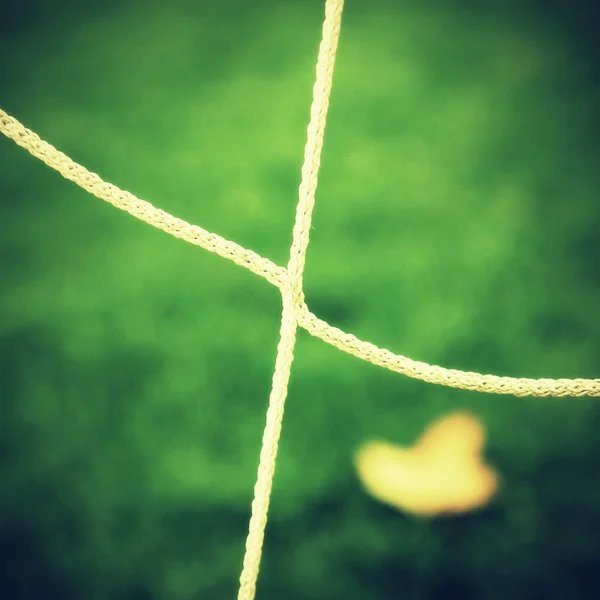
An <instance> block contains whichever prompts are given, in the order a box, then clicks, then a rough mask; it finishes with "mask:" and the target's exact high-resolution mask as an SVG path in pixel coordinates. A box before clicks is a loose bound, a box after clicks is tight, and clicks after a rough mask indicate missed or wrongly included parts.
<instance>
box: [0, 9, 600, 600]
mask: <svg viewBox="0 0 600 600" xmlns="http://www.w3.org/2000/svg"><path fill="white" fill-rule="evenodd" d="M343 4H344V2H343V0H326V5H325V21H324V24H323V35H322V40H321V45H320V48H319V55H318V59H317V68H316V81H315V85H314V88H313V103H312V106H311V118H310V122H309V125H308V130H307V142H306V147H305V152H304V163H303V166H302V179H301V184H300V189H299V200H298V204H297V209H296V220H295V223H294V229H293V241H292V246H291V249H290V259H289V262H288V265H287V267H281V266H278V265H276V264H274V263H273V262H272V261H270V260H269V259H267V258H264V257H262V256H260V255H259V254H257V253H256V252H254V251H252V250H249V249H247V248H244V247H242V246H240V245H239V244H236V243H235V242H233V241H230V240H227V239H225V238H223V237H221V236H219V235H217V234H214V233H211V232H209V231H206V230H205V229H203V228H202V227H199V226H198V225H192V224H190V223H187V222H186V221H183V220H182V219H178V218H176V217H174V216H172V215H170V214H168V213H166V212H165V211H163V210H160V209H159V208H156V207H155V206H153V205H152V204H150V203H149V202H146V201H145V200H141V199H140V198H137V197H136V196H134V195H133V194H131V193H129V192H127V191H124V190H121V189H120V188H118V187H116V186H115V185H112V184H111V183H108V182H106V181H104V180H103V179H102V178H101V177H99V176H98V175H97V174H95V173H92V172H90V171H88V170H87V169H86V168H85V167H83V166H81V165H80V164H78V163H76V162H75V161H73V160H72V159H71V158H69V157H68V156H67V155H65V154H63V153H62V152H60V151H59V150H57V149H56V148H54V147H53V146H51V145H50V144H48V143H47V142H45V141H44V140H42V139H41V138H40V137H39V136H38V135H37V134H35V133H34V132H32V131H30V130H29V129H27V128H26V127H24V126H23V125H22V124H21V123H20V122H19V121H17V120H16V119H15V118H13V117H11V116H10V115H8V114H7V113H6V112H5V111H3V110H2V109H0V132H2V133H3V134H4V135H5V136H7V137H8V138H10V139H12V140H13V141H14V142H15V143H16V144H17V145H19V146H21V147H22V148H24V149H25V150H27V151H28V152H29V153H30V154H31V155H33V156H34V157H36V158H38V159H40V160H41V161H42V162H44V163H45V164H46V165H48V166H49V167H50V168H52V169H54V170H56V171H58V172H59V173H60V174H61V175H62V176H63V177H64V178H65V179H68V180H69V181H72V182H73V183H76V184H77V185H78V186H80V187H81V188H83V189H84V190H86V191H87V192H89V193H90V194H92V195H94V196H96V197H97V198H100V199H101V200H104V201H106V202H109V203H110V204H112V205H113V206H115V207H116V208H119V209H121V210H123V211H125V212H127V213H129V214H130V215H132V216H134V217H136V218H137V219H140V220H141V221H144V222H145V223H147V224H149V225H152V226H153V227H156V228H157V229H160V230H162V231H164V232H166V233H168V234H170V235H172V236H174V237H176V238H179V239H182V240H184V241H186V242H188V243H190V244H193V245H195V246H200V247H201V248H204V249H205V250H209V251H210V252H214V253H216V254H218V255H219V256H222V257H223V258H226V259H228V260H231V261H233V262H234V263H235V264H237V265H240V266H242V267H245V268H246V269H248V270H250V271H252V272H253V273H255V274H256V275H259V276H260V277H263V278H264V279H266V280H267V281H268V282H269V283H271V284H273V285H274V286H276V287H277V288H279V290H280V292H281V296H282V303H283V309H282V319H281V327H280V340H279V344H278V348H277V357H276V361H275V370H274V374H273V384H272V389H271V394H270V399H269V408H268V410H267V418H266V426H265V430H264V433H263V444H262V448H261V453H260V462H259V467H258V475H257V480H256V484H255V489H254V500H253V502H252V516H251V518H250V524H249V533H248V537H247V540H246V553H245V556H244V561H243V568H242V573H241V576H240V588H239V592H238V600H252V599H253V598H254V596H255V593H256V581H257V578H258V572H259V567H260V559H261V554H262V545H263V540H264V531H265V527H266V523H267V513H268V508H269V500H270V495H271V488H272V482H273V476H274V472H275V462H276V456H277V447H278V443H279V437H280V433H281V426H282V420H283V412H284V404H285V399H286V396H287V388H288V382H289V377H290V371H291V366H292V362H293V358H294V346H295V341H296V333H297V329H298V327H303V328H304V329H306V330H307V331H308V332H309V333H310V334H311V335H313V336H315V337H318V338H320V339H321V340H323V341H325V342H327V343H328V344H331V345H332V346H334V347H336V348H338V349H339V350H342V351H343V352H346V353H348V354H351V355H353V356H356V357H357V358H360V359H362V360H365V361H367V362H370V363H372V364H374V365H377V366H380V367H383V368H386V369H389V370H390V371H394V372H396V373H401V374H403V375H406V376H408V377H412V378H415V379H420V380H422V381H425V382H428V383H436V384H439V385H444V386H448V387H453V388H458V389H464V390H471V391H477V392H487V393H492V394H509V395H514V396H554V397H558V396H573V397H575V396H578V397H582V396H596V397H600V379H526V378H515V377H499V376H495V375H484V374H480V373H473V372H467V371H460V370H456V369H447V368H444V367H440V366H436V365H430V364H427V363H424V362H419V361H414V360H411V359H410V358H407V357H405V356H401V355H398V354H394V353H392V352H390V351H389V350H386V349H382V348H379V347H377V346H375V345H374V344H371V343H369V342H364V341H362V340H359V339H358V338H356V337H355V336H353V335H352V334H349V333H345V332H343V331H341V330H340V329H337V328H336V327H332V326H331V325H329V324H328V323H327V322H325V321H323V320H321V319H319V318H318V317H316V316H315V315H314V314H313V313H312V312H310V310H309V309H308V306H307V305H306V303H305V301H304V293H303V286H302V274H303V271H304V265H305V259H306V248H307V246H308V241H309V233H310V226H311V219H312V210H313V207H314V202H315V191H316V188H317V180H318V171H319V167H320V157H321V150H322V147H323V138H324V132H325V124H326V116H327V110H328V106H329V97H330V92H331V86H332V80H333V68H334V64H335V56H336V52H337V45H338V40H339V35H340V27H341V17H342V10H343Z"/></svg>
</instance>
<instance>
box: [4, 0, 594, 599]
mask: <svg viewBox="0 0 600 600" xmlns="http://www.w3.org/2000/svg"><path fill="white" fill-rule="evenodd" d="M323 4H324V3H323V2H320V1H310V2H307V1H304V2H302V1H299V0H298V1H289V0H286V1H274V0H261V1H260V2H242V1H241V0H226V1H225V0H224V1H222V2H195V1H192V0H174V1H172V2H169V3H164V2H159V1H154V0H151V1H148V0H144V1H142V0H126V1H119V2H117V1H116V0H112V1H108V2H101V3H86V2H83V3H82V2H71V1H68V0H60V1H57V2H46V1H45V0H44V1H42V0H39V1H32V0H14V1H12V2H6V1H4V2H3V3H2V9H1V11H0V106H2V108H3V109H4V110H6V111H7V112H8V113H9V114H12V115H14V116H15V117H17V118H18V119H19V120H21V121H22V122H23V123H24V124H25V125H26V126H27V127H29V128H31V129H33V130H34V131H35V132H37V133H38V134H39V135H40V136H41V137H42V138H44V139H46V140H47V141H49V142H50V143H51V144H53V145H55V146H56V147H58V148H59V149H60V150H62V151H64V152H66V153H67V154H69V155H70V156H71V157H72V158H73V159H74V160H76V161H78V162H80V163H82V164H83V165H85V166H86V167H88V168H89V169H90V170H92V171H95V172H97V173H99V174H100V175H101V176H102V177H104V178H105V179H107V180H108V181H110V182H112V183H114V184H116V185H118V186H120V187H122V188H124V189H127V190H129V191H131V192H133V193H135V194H136V195H138V196H140V197H142V198H144V199H146V200H149V201H151V202H152V203H153V204H155V205H157V206H159V207H161V208H163V209H164V210H166V211H168V212H171V213H173V214H175V215H176V216H179V217H181V218H184V219H186V220H188V221H190V222H193V223H197V224H199V225H201V226H203V227H204V228H206V229H208V230H210V231H214V232H216V233H219V234H221V235H223V236H225V237H227V238H230V239H233V240H235V241H237V242H238V243H240V244H242V245H244V246H246V247H249V248H252V249H254V250H255V251H257V252H259V253H260V254H262V255H264V256H267V257H269V258H271V259H272V260H273V261H275V262H276V263H278V264H285V263H286V260H287V252H288V247H289V244H290V242H291V228H292V223H293V219H294V210H295V203H296V197H297V186H298V183H299V175H300V166H301V161H302V153H303V146H304V140H305V129H306V124H307V122H308V116H309V105H310V101H311V94H312V83H313V79H314V63H315V60H316V55H317V49H318V43H319V40H320V33H321V23H322V19H323ZM596 26H597V23H596V16H595V13H594V9H593V7H592V5H591V4H590V5H587V4H586V3H583V2H567V1H566V0H565V1H564V2H560V1H558V0H555V1H554V2H543V3H542V2H531V1H525V2H523V1H519V2H517V1H516V0H515V1H514V2H500V1H496V2H489V1H488V2H471V1H467V0H462V1H459V0H454V1H452V0H451V1H446V2H442V1H441V0H426V1H425V2H423V1H420V2H417V1H416V0H405V1H395V2H392V1H391V0H390V1H386V0H372V1H369V2H360V1H358V0H349V1H348V2H347V5H346V9H345V16H344V22H343V29H342V36H341V42H340V48H339V54H338V62H337V66H336V75H335V81H334V88H333V95H332V103H331V110H330V117H329V125H328V129H327V133H326V142H325V149H324V154H323V162H322V173H321V181H320V186H319V189H318V194H317V204H316V210H315V214H314V230H313V231H312V233H311V244H310V248H309V252H308V260H307V269H306V283H305V286H306V295H307V302H308V304H309V306H310V307H311V309H312V310H313V311H314V312H315V313H316V314H317V315H318V316H319V317H321V318H324V319H326V320H327V321H329V322H330V323H332V324H333V325H336V326H338V327H341V328H342V329H344V330H346V331H350V332H352V333H354V334H355V335H357V336H359V337H360V338H362V339H366V340H368V341H371V342H374V343H376V344H378V345H379V346H383V347H387V348H389V349H391V350H393V351H395V352H397V353H401V354H404V355H408V356H410V357H411V358H414V359H418V360H424V361H427V362H432V363H437V364H442V365H444V366H447V367H454V368H461V369H467V370H474V371H483V372H491V373H494V374H499V375H511V376H523V377H588V378H592V377H599V376H600V310H599V306H600V242H599V240H598V224H599V223H600V204H599V202H598V189H599V188H600V171H599V170H598V167H597V165H598V150H599V145H600V142H599V137H598V133H599V131H600V128H599V122H600V121H599V110H598V109H599V105H598V100H599V98H600V95H599V88H598V82H599V75H600V68H599V62H600V61H599V55H598V52H597V46H596V45H595V42H594V37H595V33H596V32H595V29H596ZM0 228H1V230H0V249H1V271H0V278H1V279H0V281H1V283H0V339H1V343H0V352H1V358H0V590H1V594H0V595H2V597H3V598H7V600H15V599H37V598H44V599H54V598H56V599H61V600H63V599H64V600H69V599H79V598H86V600H109V599H110V600H113V599H114V600H121V599H123V600H124V599H127V600H191V599H198V598H201V599H204V598H207V599H217V600H221V599H227V598H234V597H235V593H236V589H237V579H238V576H239V571H240V568H241V560H242V556H243V550H244V539H245V535H246V531H247V521H248V517H249V506H250V501H251V498H252V488H253V483H254V479H255V474H256V467H257V462H258V452H259V447H260V441H261V436H262V429H263V424H264V414H265V410H266V405H267V397H268V392H269V389H270V384H271V375H272V370H273V364H274V358H275V352H276V343H277V339H278V327H279V315H280V301H279V296H278V292H277V290H276V289H275V288H273V287H271V286H270V285H269V284H268V283H266V282H265V281H264V280H261V279H259V278H257V277H255V276H253V275H252V274H250V273H249V272H247V271H245V270H243V269H240V268H238V267H236V266H235V265H233V264H232V263H229V262H227V261H225V260H223V259H221V258H219V257H217V256H215V255H212V254H210V253H208V252H206V251H203V250H201V249H199V248H195V247H192V246H190V245H186V244H185V243H183V242H181V241H178V240H175V239H173V238H171V237H169V236H168V235H166V234H164V233H161V232H159V231H156V230H154V229H152V228H151V227H148V226H147V225H144V224H142V223H140V222H137V221H136V220H135V219H133V218H132V217H130V216H128V215H126V214H125V213H122V212H120V211H118V210H116V209H114V208H113V207H111V206H109V205H108V204H105V203H103V202H102V201H100V200H97V199H95V198H93V197H92V196H89V195H88V194H86V193H85V192H84V191H82V190H80V189H79V188H77V187H76V186H75V185H73V184H71V183H69V182H67V181H65V180H63V179H62V178H61V177H60V176H59V175H58V174H56V173H55V172H53V171H51V170H50V169H48V168H47V167H45V166H44V165H43V164H42V163H41V162H39V161H38V160H36V159H34V158H32V157H31V156H29V155H28V154H27V153H26V152H25V151H23V150H22V149H20V148H18V147H17V146H16V145H15V144H14V143H13V142H11V141H10V140H8V139H6V138H4V137H1V139H0ZM456 409H469V410H471V411H473V412H474V413H475V414H476V415H477V416H478V418H480V419H481V420H482V422H483V423H484V425H485V427H486V429H487V431H488V443H487V446H486V458H487V460H489V461H490V462H491V463H492V464H493V465H494V466H495V468H497V469H498V470H499V472H500V474H501V476H502V489H501V491H500V493H499V494H498V495H497V496H496V497H495V498H494V499H493V501H492V502H491V504H490V505H489V506H487V507H486V508H484V509H483V510H480V511H477V512H476V513H473V514H469V515H465V516H461V517H456V518H435V519H429V520H420V519H416V518H413V517H409V516H406V515H403V514H401V513H400V512H397V511H394V510H392V509H388V508H386V507H383V506H380V505H379V504H377V503H376V502H375V501H374V500H372V499H371V498H369V497H368V496H367V495H366V493H365V492H364V491H363V489H362V488H361V486H360V484H359V482H358V480H357V477H356V474H355V472H354V468H353V465H352V454H353V452H354V451H355V449H356V448H357V447H358V445H360V444H361V443H362V442H364V441H366V440H369V439H372V438H378V439H385V440H387V441H390V442H394V443H399V444H411V443H412V442H413V441H414V440H415V439H416V437H417V436H418V435H419V433H420V432H421V431H422V430H423V428H424V427H425V426H426V425H427V424H428V423H429V422H431V421H432V420H433V419H437V418H440V417H441V416H443V415H444V414H446V413H448V412H450V411H453V410H456ZM599 472H600V403H599V401H598V399H588V398H580V399H568V398H567V399H553V398H539V399H519V398H513V397H500V396H489V395H480V394H476V393H468V392H461V391H456V390H451V389H446V388H443V387H438V386H433V385H428V384H425V383H421V382H418V381H413V380H409V379H407V378H404V377H402V376H400V375H396V374H393V373H390V372H386V371H384V370H383V369H379V368H377V367H374V366H372V365H369V364H366V363H363V362H361V361H359V360H357V359H354V358H352V357H350V356H347V355H344V354H343V353H341V352H339V351H337V350H335V349H333V348H331V347H329V346H327V345H326V344H325V343H323V342H321V341H320V340H317V339H314V338H312V337H310V336H309V335H308V334H307V333H306V332H303V331H302V332H300V335H299V340H298V346H297V351H296V359H295V363H294V368H293V375H292V381H291V388H290V392H289V398H288V402H287V409H286V415H285V421H284V427H283V435H282V441H281V449H280V454H279V461H278V467H277V473H276V478H275V487H274V491H273V497H272V505H271V511H270V521H269V525H268V528H267V537H266V545H265V553H264V559H263V563H262V571H261V576H260V582H259V588H258V596H257V598H258V599H260V600H271V599H282V598H285V599H287V600H300V599H307V598H311V599H314V600H341V599H344V600H354V599H357V600H358V599H361V600H362V599H370V600H396V599H400V598H402V599H411V598H414V599H416V598H420V599H421V598H422V599H442V598H444V599H445V598H460V599H470V598H474V599H475V598H477V599H481V598H484V599H496V598H498V599H503V600H504V599H506V598H518V599H521V598H523V599H524V598H528V599H529V598H533V599H536V598H544V599H548V598H558V599H562V598H569V599H573V598H593V597H598V594H600V591H599V590H600V578H599V575H598V573H599V572H600V477H599V475H598V474H599Z"/></svg>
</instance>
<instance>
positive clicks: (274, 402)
mask: <svg viewBox="0 0 600 600" xmlns="http://www.w3.org/2000/svg"><path fill="white" fill-rule="evenodd" d="M343 6H344V2H343V0H327V2H326V4H325V21H324V23H323V37H322V40H321V45H320V48H319V56H318V59H317V74H316V81H315V85H314V88H313V102H312V106H311V117H310V123H309V125H308V131H307V141H306V147H305V150H304V163H303V166H302V180H301V183H300V189H299V199H298V205H297V208H296V221H295V223H294V229H293V236H292V238H293V239H292V247H291V249H290V260H289V263H288V268H287V277H286V280H285V282H284V284H283V285H282V286H281V296H282V301H283V310H282V317H281V329H280V339H279V344H278V346H277V358H276V361H275V372H274V374H273V386H272V388H271V395H270V398H269V408H268V410H267V422H266V425H265V430H264V433H263V440H262V448H261V452H260V463H259V466H258V475H257V480H256V484H255V486H254V500H253V501H252V516H251V518H250V524H249V529H248V537H247V539H246V553H245V555H244V562H243V568H242V573H241V575H240V588H239V591H238V600H253V598H254V596H255V594H256V581H257V579H258V572H259V569H260V559H261V556H262V546H263V540H264V535H265V527H266V525H267V514H268V511H269V500H270V496H271V488H272V485H273V475H274V473H275V461H276V458H277V447H278V444H279V436H280V433H281V424H282V420H283V410H284V405H285V399H286V396H287V388H288V382H289V378H290V371H291V366H292V361H293V360H294V345H295V343H296V331H297V328H298V317H297V314H300V312H297V310H298V311H300V310H301V308H302V306H303V304H304V296H303V292H302V273H303V270H304V263H305V259H306V248H307V246H308V238H309V233H310V223H311V219H312V211H313V207H314V203H315V190H316V188H317V181H318V173H319V166H320V164H321V150H322V148H323V135H324V133H325V123H326V119H327V109H328V107H329V96H330V93H331V84H332V78H333V67H334V64H335V55H336V51H337V45H338V40H339V35H340V25H341V19H342V9H343Z"/></svg>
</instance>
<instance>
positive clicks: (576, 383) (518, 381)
mask: <svg viewBox="0 0 600 600" xmlns="http://www.w3.org/2000/svg"><path fill="white" fill-rule="evenodd" d="M0 132H1V133H3V134H4V135H5V136H6V137H8V138H10V139H11V140H13V141H14V142H15V143H16V144H17V145H19V146H21V147H22V148H24V149H25V150H27V152H29V153H30V154H31V155H32V156H34V157H36V158H38V159H40V160H41V161H42V162H44V163H45V164H47V165H48V166H49V167H51V168H52V169H54V170H56V171H58V172H59V173H60V174H61V175H62V176H63V177H64V178H65V179H68V180H69V181H72V182H73V183H76V184H77V185H78V186H80V187H82V188H83V189H84V190H86V191H87V192H89V193H90V194H93V195H94V196H96V197H97V198H100V199H101V200H104V201H106V202H109V203H110V204H112V205H113V206H115V207H116V208H119V209H120V210H123V211H125V212H127V213H129V214H130V215H132V216H134V217H136V218H137V219H140V220H141V221H144V222H145V223H148V224H149V225H152V226H153V227H156V228H157V229H160V230H162V231H165V232H166V233H169V234H170V235H172V236H174V237H177V238H179V239H182V240H184V241H186V242H189V243H190V244H194V245H195V246H200V247H201V248H204V249H205V250H209V251H210V252H215V253H216V254H218V255H219V256H222V257H223V258H227V259H228V260H231V261H233V262H234V263H236V264H237V265H240V266H242V267H245V268H246V269H249V270H250V271H252V272H253V273H255V274H256V275H259V276H261V277H263V278H265V279H266V280H267V281H269V282H270V283H272V284H273V285H275V286H277V287H278V288H279V289H282V287H283V285H284V284H285V282H286V280H287V275H288V272H287V269H285V268H284V267H280V266H278V265H276V264H274V263H273V262H271V261H270V260H269V259H267V258H264V257H262V256H260V255H258V254H257V253H256V252H253V251H252V250H249V249H247V248H244V247H243V246H240V245H239V244H236V243H235V242H232V241H230V240H226V239H225V238H223V237H221V236H219V235H217V234H215V233H210V232H209V231H206V230H205V229H203V228H202V227H198V226H197V225H192V224H190V223H187V222H186V221H183V220H182V219H178V218H177V217H174V216H172V215H170V214H168V213H166V212H164V211H163V210H160V209H158V208H156V207H155V206H153V205H152V204H150V203H149V202H146V201H145V200H141V199H140V198H137V197H136V196H134V195H133V194H131V193H129V192H126V191H124V190H121V189H119V188H118V187H116V186H115V185H112V184H111V183H107V182H106V181H104V180H103V179H102V178H100V177H99V176H98V175H96V174H95V173H92V172H90V171H88V170H87V169H86V168H85V167H83V166H81V165H80V164H78V163H76V162H75V161H73V160H72V159H71V158H69V157H68V156H67V155H65V154H63V153H62V152H60V151H59V150H57V149H56V148H54V146H52V145H50V144H48V142H45V141H43V140H42V139H40V137H39V136H38V135H37V134H36V133H34V132H33V131H31V130H29V129H27V128H26V127H24V126H23V125H22V124H21V123H19V121H17V120H16V119H15V118H14V117H11V116H10V115H8V114H7V113H6V112H5V111H3V110H2V109H0ZM296 308H298V307H296ZM298 324H299V325H300V326H301V327H304V328H305V329H306V330H307V331H308V332H309V333H310V334H311V335H314V336H315V337H318V338H320V339H321V340H323V341H324V342H327V343H328V344H331V345H332V346H335V347H336V348H338V349H339V350H342V351H343V352H347V353H348V354H352V355H353V356H356V357H357V358H360V359H361V360H365V361H367V362H370V363H372V364H374V365H377V366H379V367H383V368H384V369H389V370H390V371H395V372H396V373H401V374H402V375H406V376H407V377H413V378H415V379H420V380H422V381H426V382H428V383H435V384H438V385H445V386H448V387H453V388H458V389H463V390H472V391H476V392H484V393H490V394H510V395H514V396H554V397H558V396H600V379H527V378H517V377H500V376H497V375H484V374H481V373H472V372H466V371H459V370H457V369H446V368H444V367H440V366H436V365H430V364H428V363H424V362H420V361H415V360H412V359H410V358H408V357H406V356H402V355H401V354H394V353H393V352H390V351H389V350H386V349H384V348H379V347H378V346H376V345H375V344H371V343H369V342H364V341H362V340H359V339H358V338H356V337H355V336H354V335H352V334H350V333H345V332H344V331H342V330H340V329H338V328H336V327H332V326H331V325H329V323H326V322H325V321H322V320H321V319H319V318H317V317H316V316H315V315H314V314H313V313H312V312H310V311H309V309H308V307H307V306H306V304H303V305H302V307H301V308H300V310H299V314H298Z"/></svg>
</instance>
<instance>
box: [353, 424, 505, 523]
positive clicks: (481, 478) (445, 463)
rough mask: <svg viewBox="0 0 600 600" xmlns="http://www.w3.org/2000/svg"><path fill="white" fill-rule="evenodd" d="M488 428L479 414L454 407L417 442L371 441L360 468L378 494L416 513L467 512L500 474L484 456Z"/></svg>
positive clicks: (489, 491)
mask: <svg viewBox="0 0 600 600" xmlns="http://www.w3.org/2000/svg"><path fill="white" fill-rule="evenodd" d="M484 438H485V434H484V430H483V427H482V426H481V424H480V423H479V422H478V421H477V419H476V418H475V417H474V416H472V415H470V414H469V413H465V412H457V413H453V414H451V415H449V416H447V417H445V418H444V419H442V420H440V421H437V422H435V423H433V424H432V425H431V426H430V427H429V428H428V429H427V430H426V431H425V432H424V433H423V435H422V436H421V438H420V439H419V440H418V441H417V443H416V444H415V445H414V446H413V447H412V448H401V447H399V446H396V445H394V444H390V443H387V442H380V441H379V442H377V441H375V442H368V443H366V444H364V445H363V446H362V447H361V448H360V449H359V450H358V452H357V454H356V460H355V463H356V468H357V471H358V475H359V477H360V480H361V482H362V484H363V486H364V487H365V489H366V490H367V491H368V492H369V494H371V495H372V496H373V497H374V498H376V499H377V500H379V501H380V502H384V503H385V504H389V505H391V506H393V507H395V508H398V509H400V510H403V511H406V512H411V513H413V514H417V515H423V516H433V515H437V514H441V513H462V512H467V511H469V510H473V509H475V508H478V507H480V506H483V505H484V504H486V502H488V500H489V499H490V498H491V497H492V495H493V494H494V492H495V491H496V489H497V487H498V477H497V475H496V473H495V472H494V470H493V469H491V468H490V467H488V466H487V465H486V464H485V463H484V462H483V459H482V457H481V450H482V448H483V442H484Z"/></svg>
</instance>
